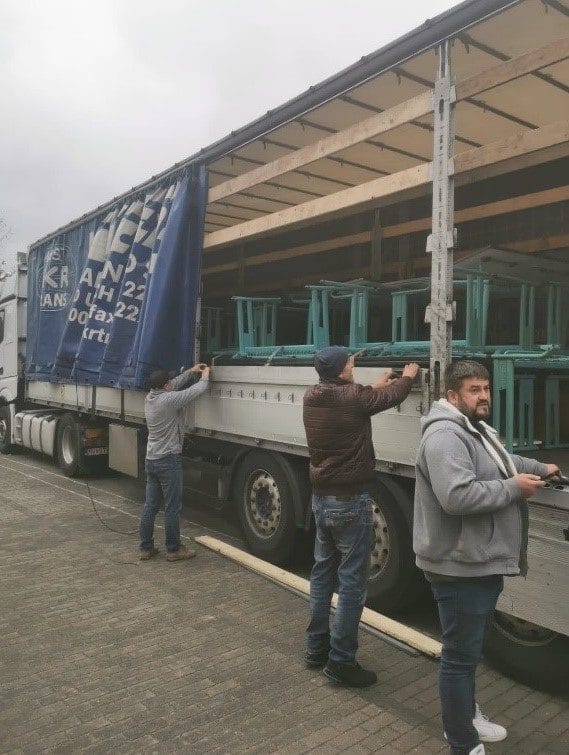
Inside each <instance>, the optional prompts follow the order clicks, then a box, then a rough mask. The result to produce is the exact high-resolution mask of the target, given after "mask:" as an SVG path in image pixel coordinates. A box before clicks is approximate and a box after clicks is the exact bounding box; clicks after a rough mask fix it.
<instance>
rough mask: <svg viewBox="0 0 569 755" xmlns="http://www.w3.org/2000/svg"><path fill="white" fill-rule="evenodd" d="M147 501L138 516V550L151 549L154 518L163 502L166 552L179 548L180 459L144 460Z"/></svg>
mask: <svg viewBox="0 0 569 755" xmlns="http://www.w3.org/2000/svg"><path fill="white" fill-rule="evenodd" d="M145 469H146V499H145V501H144V507H143V509H142V514H141V517H140V549H141V550H150V549H151V548H154V519H155V518H156V514H157V513H158V509H159V508H160V505H161V503H162V502H164V525H165V530H166V550H167V551H169V552H172V551H176V550H178V548H179V547H180V512H181V510H182V457H181V456H180V455H179V454H170V455H169V456H163V457H162V458H161V459H146V463H145Z"/></svg>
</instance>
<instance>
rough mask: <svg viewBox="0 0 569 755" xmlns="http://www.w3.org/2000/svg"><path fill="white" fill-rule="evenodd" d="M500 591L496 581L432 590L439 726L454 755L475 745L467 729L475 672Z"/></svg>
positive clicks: (476, 740)
mask: <svg viewBox="0 0 569 755" xmlns="http://www.w3.org/2000/svg"><path fill="white" fill-rule="evenodd" d="M503 587H504V578H503V577H502V576H500V575H494V576H491V577H487V578H485V579H484V580H483V581H482V580H480V581H473V582H466V581H464V582H458V581H457V582H433V583H432V584H431V588H432V591H433V595H434V596H435V599H436V601H437V606H438V609H439V618H440V621H441V629H442V634H443V652H442V658H441V670H440V676H439V694H440V698H441V708H442V716H443V726H444V730H445V733H446V735H447V738H448V742H449V744H450V749H451V753H453V755H468V753H469V752H470V751H471V750H472V749H474V748H475V747H476V745H478V744H479V741H480V740H479V738H478V732H477V731H476V729H475V728H474V726H473V724H472V719H473V718H474V713H475V705H476V703H475V675H476V666H477V665H478V662H479V660H480V657H481V655H482V645H483V643H484V635H485V634H486V629H487V627H488V624H489V622H490V620H491V618H492V614H493V613H494V609H495V608H496V601H497V600H498V596H499V595H500V593H501V592H502V589H503Z"/></svg>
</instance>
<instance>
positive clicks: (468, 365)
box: [445, 359, 490, 391]
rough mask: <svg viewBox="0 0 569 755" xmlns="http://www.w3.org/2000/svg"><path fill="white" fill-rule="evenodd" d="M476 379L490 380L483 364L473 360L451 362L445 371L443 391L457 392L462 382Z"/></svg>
mask: <svg viewBox="0 0 569 755" xmlns="http://www.w3.org/2000/svg"><path fill="white" fill-rule="evenodd" d="M471 378H477V379H478V380H490V373H489V372H488V370H487V369H486V367H485V366H484V365H483V364H480V362H475V361H474V360H473V359H459V360H458V362H452V363H451V364H449V365H448V366H447V368H446V370H445V390H447V391H459V390H460V389H461V387H462V383H463V381H464V380H468V379H471Z"/></svg>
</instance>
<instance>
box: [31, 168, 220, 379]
mask: <svg viewBox="0 0 569 755" xmlns="http://www.w3.org/2000/svg"><path fill="white" fill-rule="evenodd" d="M206 194H207V186H206V177H205V169H204V168H203V167H196V166H193V167H192V169H191V171H190V172H189V173H186V174H185V175H184V176H182V177H180V178H179V179H178V180H177V181H174V182H171V183H169V184H166V185H161V186H159V187H155V188H154V189H153V190H152V191H150V192H148V193H147V194H146V195H145V196H139V195H137V196H133V197H131V198H130V199H129V200H128V201H126V202H125V203H124V204H122V205H121V206H117V207H115V208H113V209H112V210H111V211H109V212H107V213H106V214H105V215H104V216H103V215H101V216H99V217H98V218H95V219H94V220H90V221H89V222H88V223H85V224H83V225H81V226H78V227H75V228H74V229H72V230H71V231H69V232H67V233H65V234H62V235H61V236H60V237H58V239H57V242H54V241H53V240H52V241H50V242H47V243H46V244H45V245H41V246H39V247H36V248H34V249H33V250H32V251H31V253H30V260H29V279H28V297H29V298H28V303H29V306H28V314H29V317H28V345H29V348H28V363H27V377H28V379H31V380H51V381H56V382H61V381H63V382H66V381H72V382H79V383H94V384H97V385H106V386H117V387H129V388H144V387H146V380H147V377H148V374H149V372H151V371H152V370H153V369H157V368H163V369H166V370H178V369H180V368H181V367H183V366H186V365H188V364H189V363H191V362H192V359H193V352H194V330H195V314H196V307H197V300H198V295H199V279H200V269H201V250H202V243H203V221H204V213H205V202H206ZM36 292H38V293H37V294H36ZM30 305H31V306H30Z"/></svg>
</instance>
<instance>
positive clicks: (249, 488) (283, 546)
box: [234, 451, 296, 564]
mask: <svg viewBox="0 0 569 755" xmlns="http://www.w3.org/2000/svg"><path fill="white" fill-rule="evenodd" d="M293 495H294V494H293V488H292V485H291V484H290V483H289V481H288V476H287V474H286V472H285V469H284V467H283V465H282V464H281V463H280V462H279V458H278V456H277V455H276V454H272V453H269V452H267V451H253V452H252V453H250V454H247V456H246V457H245V458H244V459H243V461H242V462H241V465H240V466H239V469H238V471H237V475H236V477H235V483H234V497H235V502H236V503H237V510H238V514H239V519H240V521H241V527H242V529H243V534H244V537H245V541H246V542H247V545H248V546H249V548H250V549H251V552H252V553H254V554H255V556H259V558H263V559H266V560H267V561H270V562H271V563H274V564H285V563H287V562H288V561H289V560H290V556H291V553H292V549H293V546H294V540H295V535H296V526H295V522H294V500H293Z"/></svg>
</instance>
